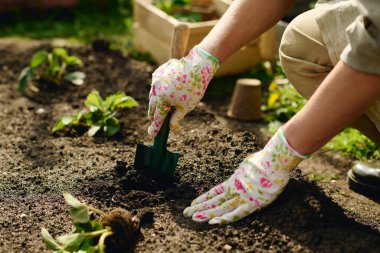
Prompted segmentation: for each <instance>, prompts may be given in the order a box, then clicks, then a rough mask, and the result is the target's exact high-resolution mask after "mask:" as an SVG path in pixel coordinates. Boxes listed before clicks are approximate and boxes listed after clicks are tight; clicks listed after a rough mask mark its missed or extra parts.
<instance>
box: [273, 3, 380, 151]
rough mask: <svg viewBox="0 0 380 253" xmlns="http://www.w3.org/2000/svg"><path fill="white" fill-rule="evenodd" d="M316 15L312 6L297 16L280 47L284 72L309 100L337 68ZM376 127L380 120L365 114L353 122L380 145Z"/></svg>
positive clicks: (354, 125)
mask: <svg viewBox="0 0 380 253" xmlns="http://www.w3.org/2000/svg"><path fill="white" fill-rule="evenodd" d="M315 15H316V10H315V9H313V10H310V11H307V12H305V13H303V14H301V15H299V16H298V17H297V18H295V19H294V20H293V21H292V22H291V23H290V24H289V25H288V27H287V28H286V30H285V33H284V35H283V37H282V41H281V46H280V60H281V64H282V66H283V68H284V71H285V74H286V75H287V77H288V79H289V80H290V81H291V82H292V84H293V85H294V87H295V88H296V90H297V91H298V92H299V93H300V94H301V95H302V96H304V97H305V98H307V99H308V98H310V97H311V95H312V94H313V93H314V91H315V90H316V89H317V88H318V86H319V85H320V84H321V83H322V81H323V80H324V79H325V77H326V76H327V75H328V74H329V73H330V71H331V70H332V69H333V68H334V64H333V63H332V60H331V58H330V56H329V54H328V48H327V47H326V45H325V43H324V42H323V39H322V35H321V32H320V29H319V27H318V24H317V23H316V21H315ZM342 32H344V30H342ZM337 37H339V36H337ZM379 85H380V84H379ZM378 116H380V115H378ZM377 126H380V122H373V121H371V120H370V119H369V118H368V117H367V116H366V114H363V115H362V116H361V117H360V118H359V119H358V120H357V121H356V122H355V123H354V124H353V125H352V127H354V128H356V129H358V130H359V131H361V132H362V133H363V134H365V135H366V136H367V137H368V138H370V139H371V140H372V141H374V142H375V143H377V144H378V145H380V132H379V130H378V128H377Z"/></svg>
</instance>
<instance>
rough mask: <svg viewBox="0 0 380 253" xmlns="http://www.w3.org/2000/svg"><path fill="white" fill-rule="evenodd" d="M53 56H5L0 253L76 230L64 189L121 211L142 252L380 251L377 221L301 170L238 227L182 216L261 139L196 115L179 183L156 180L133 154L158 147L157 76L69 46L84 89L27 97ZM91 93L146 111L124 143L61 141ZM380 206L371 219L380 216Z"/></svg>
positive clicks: (39, 246) (37, 248)
mask: <svg viewBox="0 0 380 253" xmlns="http://www.w3.org/2000/svg"><path fill="white" fill-rule="evenodd" d="M49 47H50V45H47V44H46V45H45V44H42V45H38V46H35V47H31V48H28V49H25V50H20V46H17V47H7V48H2V47H0V55H1V58H0V68H1V70H2V73H1V75H0V108H1V112H0V128H1V129H2V131H1V132H0V152H1V155H0V164H1V171H0V175H1V176H0V233H1V235H2V236H1V237H0V252H49V251H48V250H47V249H46V248H45V246H44V245H43V243H42V240H41V237H40V229H41V227H45V228H46V229H48V230H49V231H50V232H51V234H52V235H53V236H56V235H58V234H62V233H63V232H68V231H70V229H71V224H69V223H68V221H69V220H70V218H69V213H68V211H67V210H68V208H67V205H66V204H65V203H64V200H63V197H62V195H61V193H62V192H64V191H67V192H71V193H72V194H74V195H75V196H77V197H78V198H79V199H80V200H83V201H85V202H86V203H88V204H90V205H92V206H95V207H101V208H102V209H103V210H105V211H107V210H111V209H113V208H118V207H119V208H124V209H127V210H130V211H131V215H132V216H137V217H139V218H140V220H141V221H140V225H141V231H140V233H138V234H137V237H136V242H135V245H134V248H133V249H132V251H136V252H221V251H232V252H379V251H380V243H379V238H380V235H379V229H378V228H379V224H380V222H379V221H378V220H377V221H376V219H375V221H372V222H373V224H372V225H371V222H368V223H364V224H366V225H362V223H358V222H356V221H355V220H354V219H353V218H351V217H348V216H347V215H346V213H345V210H344V209H343V208H342V207H341V206H340V205H337V204H336V203H335V202H334V201H332V199H331V198H330V197H329V196H328V195H326V193H325V192H324V191H322V189H321V187H320V186H318V185H317V184H315V183H313V182H310V181H309V180H307V179H306V178H305V176H304V175H302V173H301V172H300V171H299V170H297V171H296V173H295V174H294V175H293V177H292V179H291V181H290V183H289V185H288V187H287V188H286V190H285V191H284V192H283V194H282V195H281V196H280V197H279V198H278V199H277V200H276V201H275V202H274V203H273V204H272V205H270V206H269V207H267V208H265V209H263V210H262V211H260V212H256V213H254V214H252V215H250V216H249V217H247V218H245V219H243V220H241V221H238V222H236V223H233V224H230V225H223V226H210V225H207V224H198V223H195V222H193V221H192V220H191V219H188V218H185V217H183V215H182V211H183V209H184V208H185V207H186V206H188V205H189V204H190V202H191V200H192V199H193V198H195V197H196V196H198V195H199V194H201V193H203V192H204V191H206V190H208V189H209V188H210V187H212V186H213V185H215V184H217V183H220V182H222V181H223V180H225V179H227V178H228V177H229V176H230V175H231V173H232V172H233V171H234V170H235V169H236V167H237V166H238V165H239V163H240V162H241V161H242V160H243V159H244V158H245V157H246V156H247V155H248V154H250V153H252V152H255V151H257V150H258V149H259V147H258V145H257V142H258V141H257V138H256V136H255V135H253V134H252V133H251V132H249V131H236V130H231V129H228V128H226V127H224V126H223V125H222V124H221V123H219V121H218V120H217V119H216V118H215V116H214V114H213V113H210V112H208V111H207V110H205V108H204V107H203V106H199V107H198V108H196V109H195V110H194V111H193V112H192V113H190V114H189V115H188V116H187V117H186V118H185V119H184V121H183V124H182V129H181V130H180V131H179V133H177V134H175V135H172V136H171V137H170V140H169V149H170V150H173V151H174V150H175V151H178V152H179V153H180V154H181V155H182V156H181V158H180V161H179V164H178V167H177V172H176V174H175V177H174V179H173V180H170V181H168V180H166V181H162V180H161V179H160V178H156V177H151V176H150V175H149V174H147V173H145V172H142V171H139V170H137V169H136V168H134V167H133V161H134V152H135V148H136V144H137V143H141V142H149V141H151V140H150V139H149V137H148V136H147V133H146V130H147V127H148V124H149V123H148V122H147V119H146V114H147V104H148V92H149V88H150V87H149V84H150V75H151V72H152V71H153V70H154V67H153V66H150V65H147V64H146V63H143V62H138V61H135V60H133V59H131V58H129V57H128V56H124V55H123V54H121V53H120V52H117V51H110V50H101V51H94V50H92V49H91V48H90V47H79V48H70V49H69V51H70V53H73V54H75V55H78V56H79V57H81V58H82V60H83V61H84V69H83V71H84V72H85V73H86V74H87V79H86V84H85V85H84V86H83V87H79V88H76V87H69V88H67V89H66V88H63V89H58V90H57V89H52V90H46V91H43V92H41V93H39V94H36V95H34V96H30V97H23V96H21V95H20V94H19V93H18V91H17V77H18V74H19V72H20V70H21V69H22V68H23V67H24V66H25V65H26V64H27V62H28V60H29V58H30V56H31V55H32V54H33V53H35V52H36V51H37V50H39V49H41V48H49ZM93 89H96V90H99V92H100V93H101V95H102V96H103V97H104V96H105V95H107V94H111V93H114V92H116V91H118V90H123V91H125V92H126V93H127V95H131V96H133V97H134V98H135V99H136V100H137V101H138V102H139V104H140V106H139V107H137V108H132V109H126V110H123V112H122V113H121V115H120V119H121V121H122V123H123V125H124V127H123V129H122V131H121V133H120V134H118V135H117V136H115V137H112V138H105V137H99V136H98V137H95V138H93V139H91V138H89V137H87V136H86V135H79V136H60V137H57V136H52V135H51V134H50V130H51V127H52V125H53V123H54V121H55V120H56V119H57V118H58V117H60V116H63V115H72V114H73V113H75V112H77V111H78V110H80V107H81V105H82V104H83V101H84V99H85V98H86V95H87V94H88V93H89V92H90V91H91V90H93ZM320 164H322V165H323V164H324V161H322V162H321V161H320ZM376 205H377V204H375V205H374V207H373V209H370V210H367V212H372V211H373V212H378V207H377V206H376ZM368 224H369V225H368ZM110 225H111V226H112V224H110ZM62 228H64V229H65V230H66V231H62Z"/></svg>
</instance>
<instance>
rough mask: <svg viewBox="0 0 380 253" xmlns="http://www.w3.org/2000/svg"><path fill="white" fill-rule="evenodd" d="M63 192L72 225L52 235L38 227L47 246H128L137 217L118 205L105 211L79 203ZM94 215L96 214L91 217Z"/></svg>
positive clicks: (60, 252)
mask: <svg viewBox="0 0 380 253" xmlns="http://www.w3.org/2000/svg"><path fill="white" fill-rule="evenodd" d="M63 196H64V198H65V200H66V202H67V203H68V204H69V205H70V206H71V208H70V216H71V217H72V218H73V223H74V224H73V229H72V231H71V232H70V233H69V234H64V235H61V236H58V237H57V238H56V239H54V238H53V237H52V236H51V235H50V233H49V232H48V231H47V230H46V229H45V228H42V229H41V236H42V240H43V241H44V243H45V244H46V246H47V248H49V249H51V250H54V252H56V253H69V252H77V253H85V252H88V253H105V252H106V251H105V250H106V247H107V249H124V250H125V249H127V248H128V246H130V243H131V241H132V240H131V239H133V237H134V234H135V232H136V231H137V230H138V228H139V219H138V218H136V217H133V218H132V217H131V214H130V213H129V212H128V211H127V210H124V209H121V208H116V209H114V210H112V211H111V212H109V213H105V212H103V211H101V210H99V209H97V208H94V207H92V206H88V205H85V204H83V203H81V202H80V201H79V200H78V199H76V198H75V197H74V196H72V195H71V194H70V193H63ZM95 216H96V217H99V218H92V217H95ZM106 239H107V240H106ZM109 252H110V251H109Z"/></svg>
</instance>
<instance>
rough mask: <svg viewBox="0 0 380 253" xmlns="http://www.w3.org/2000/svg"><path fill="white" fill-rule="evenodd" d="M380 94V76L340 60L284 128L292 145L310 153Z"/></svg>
mask: <svg viewBox="0 0 380 253" xmlns="http://www.w3.org/2000/svg"><path fill="white" fill-rule="evenodd" d="M379 97H380V75H372V74H366V73H363V72H359V71H356V70H354V69H352V68H350V67H349V66H348V65H346V64H344V63H343V62H339V63H338V64H337V66H336V67H335V68H334V69H333V71H332V72H331V73H330V74H329V75H328V76H327V77H326V79H325V80H324V81H323V82H322V84H321V86H320V87H319V88H318V89H317V91H316V92H315V94H314V95H313V96H312V97H311V98H310V100H309V101H308V102H307V104H306V105H305V106H304V108H302V110H301V111H300V112H299V113H297V114H296V115H295V116H294V117H293V118H292V119H291V120H290V121H289V122H288V123H286V124H285V126H284V127H283V131H284V134H285V136H286V138H287V139H288V141H289V143H290V145H291V146H293V148H295V149H296V150H297V151H298V152H300V153H302V154H309V153H312V152H314V151H316V150H317V149H319V148H320V147H322V146H323V145H324V144H326V143H327V142H328V141H329V140H330V139H331V138H332V137H334V136H335V135H336V134H337V133H339V132H340V131H341V130H342V129H343V128H345V127H347V126H349V125H350V124H351V123H352V122H353V121H354V120H355V119H357V118H358V117H359V116H360V115H361V114H363V112H364V111H365V110H366V109H367V108H368V107H369V106H370V105H371V103H373V101H374V100H375V99H376V98H379Z"/></svg>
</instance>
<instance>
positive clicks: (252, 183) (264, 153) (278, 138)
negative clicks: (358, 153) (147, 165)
mask: <svg viewBox="0 0 380 253" xmlns="http://www.w3.org/2000/svg"><path fill="white" fill-rule="evenodd" d="M306 157H307V156H305V155H301V154H299V153H298V152H297V151H295V150H294V149H293V148H292V147H291V146H290V145H289V144H288V142H287V140H286V138H285V136H284V134H283V132H282V130H281V129H280V130H278V131H277V132H276V134H275V135H274V136H273V137H272V138H271V139H270V140H269V142H268V143H267V144H266V146H265V147H264V149H263V150H261V151H259V152H257V153H254V154H253V155H250V156H248V157H247V158H246V159H244V161H243V162H242V163H241V164H240V166H239V168H238V169H237V170H236V171H235V173H234V174H233V175H232V176H231V177H230V178H229V179H228V180H226V181H224V182H223V183H221V184H219V185H217V186H215V187H214V188H212V189H211V190H209V191H208V192H206V193H204V194H203V195H201V196H199V197H198V198H196V199H195V200H193V202H192V203H191V206H190V207H187V208H186V209H185V210H184V212H183V214H184V215H185V216H186V217H191V216H192V218H193V220H194V221H197V222H205V221H208V220H209V224H217V223H219V224H222V223H229V222H234V221H237V220H240V219H242V218H244V217H246V216H247V215H249V214H251V213H253V212H254V211H256V210H258V209H261V208H263V207H265V206H267V205H269V204H270V203H272V202H273V201H274V200H275V199H276V198H277V196H278V195H279V194H280V193H281V192H282V191H283V189H284V187H285V186H286V184H287V183H288V181H289V177H290V176H289V174H290V172H291V171H292V170H293V169H294V168H295V167H296V166H297V165H298V163H300V162H301V161H302V160H303V159H305V158H306Z"/></svg>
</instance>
